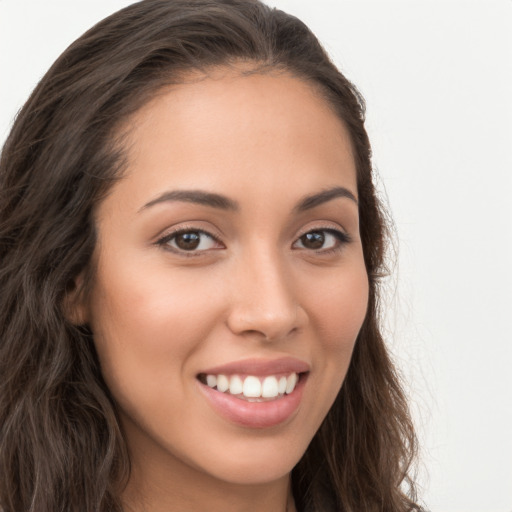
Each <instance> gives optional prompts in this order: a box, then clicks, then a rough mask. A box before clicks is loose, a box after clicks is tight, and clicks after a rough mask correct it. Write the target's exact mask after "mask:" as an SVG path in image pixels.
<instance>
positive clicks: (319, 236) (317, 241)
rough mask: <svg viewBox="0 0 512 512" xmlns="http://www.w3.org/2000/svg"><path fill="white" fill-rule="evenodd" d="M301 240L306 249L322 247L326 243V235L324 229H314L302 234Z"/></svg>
mask: <svg viewBox="0 0 512 512" xmlns="http://www.w3.org/2000/svg"><path fill="white" fill-rule="evenodd" d="M299 240H300V241H301V243H302V247H304V248H305V249H321V248H322V247H323V245H324V243H325V235H324V233H323V232H322V231H312V232H311V233H306V234H305V235H302V236H301V237H300V239H299Z"/></svg>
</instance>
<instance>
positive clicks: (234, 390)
mask: <svg viewBox="0 0 512 512" xmlns="http://www.w3.org/2000/svg"><path fill="white" fill-rule="evenodd" d="M243 386H244V383H243V382H242V379H241V378H240V377H238V376H236V375H235V376H234V377H231V381H230V383H229V392H230V393H231V394H232V395H240V394H241V393H242V391H243Z"/></svg>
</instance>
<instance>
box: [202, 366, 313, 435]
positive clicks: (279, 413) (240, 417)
mask: <svg viewBox="0 0 512 512" xmlns="http://www.w3.org/2000/svg"><path fill="white" fill-rule="evenodd" d="M306 379H307V374H301V376H300V379H299V382H297V385H296V386H295V389H294V390H293V391H292V392H291V393H290V394H289V395H284V396H283V397H281V398H277V399H275V400H270V401H268V402H248V401H247V400H242V399H240V398H236V397H235V396H233V395H230V394H229V393H221V392H220V391H217V390H215V389H213V388H210V387H209V386H207V385H206V384H203V383H202V382H199V381H198V384H199V386H200V388H201V391H202V392H203V393H204V394H205V396H206V398H207V400H208V402H209V403H210V404H211V406H212V407H213V409H214V410H215V411H216V412H217V413H219V414H220V415H221V416H222V417H224V418H225V419H227V420H228V421H230V422H232V423H236V424H238V425H241V426H243V427H249V428H269V427H274V426H276V425H279V424H280V423H283V422H285V421H286V420H288V419H289V418H291V417H292V416H293V415H294V413H295V412H296V411H297V409H298V407H299V405H300V401H301V399H302V392H303V390H304V386H305V384H306Z"/></svg>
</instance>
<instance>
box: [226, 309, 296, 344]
mask: <svg viewBox="0 0 512 512" xmlns="http://www.w3.org/2000/svg"><path fill="white" fill-rule="evenodd" d="M270 307H272V306H270ZM298 309H299V308H298V307H294V308H290V307H287V308H279V309H272V310H270V308H269V309H267V305H266V304H255V303H253V304H251V305H249V306H248V307H244V308H243V309H242V308H238V309H237V311H236V312H234V313H232V314H231V315H230V316H229V319H228V326H229V328H230V329H231V331H233V332H234V333H235V334H239V335H240V334H247V335H249V334H254V335H259V336H260V337H261V338H263V339H265V340H266V341H275V340H279V339H284V338H286V337H288V336H289V335H291V334H292V333H293V332H295V331H296V330H298V328H299V323H300V322H299V316H300V315H299V311H298Z"/></svg>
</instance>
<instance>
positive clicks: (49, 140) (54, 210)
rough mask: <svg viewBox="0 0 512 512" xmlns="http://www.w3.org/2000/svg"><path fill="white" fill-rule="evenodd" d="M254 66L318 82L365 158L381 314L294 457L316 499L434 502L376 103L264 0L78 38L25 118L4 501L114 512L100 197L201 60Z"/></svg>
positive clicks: (305, 488) (6, 213)
mask: <svg viewBox="0 0 512 512" xmlns="http://www.w3.org/2000/svg"><path fill="white" fill-rule="evenodd" d="M239 61H245V62H249V63H253V64H254V68H256V69H258V70H259V71H260V72H265V70H266V69H273V70H275V69H278V70H283V71H286V72H289V73H291V74H293V75H294V76H296V77H298V78H300V79H302V80H305V81H307V82H309V83H311V84H312V85H313V86H315V88H316V89H317V90H318V91H319V92H320V93H321V94H322V95H323V96H324V97H325V99H326V100H327V101H328V102H329V104H330V105H331V107H332V108H333V110H334V111H335V112H336V114H337V115H338V116H339V117H340V118H341V119H342V121H343V122H344V123H345V125H346V126H347V128H348V130H349V133H350V136H351V140H352V144H353V148H354V154H355V159H356V166H357V184H358V195H359V201H360V207H359V208H360V209H359V214H360V226H361V227H360V229H361V237H362V243H363V251H364V258H365V263H366V268H367V272H368V277H369V283H370V300H369V305H368V311H367V314H366V318H365V320H364V324H363V326H362V329H361V332H360V334H359V337H358V340H357V343H356V346H355V350H354V354H353V358H352V361H351V364H350V368H349V371H348V374H347V376H346V379H345V382H344V384H343V387H342V389H341V392H340V393H339V396H338V397H337V399H336V401H335V403H334V405H333V407H332V409H331V410H330V412H329V413H328V415H327V417H326V418H325V421H324V422H323V424H322V426H321V428H320V430H319V432H318V433H317V434H316V435H315V437H314V439H313V441H312V442H311V444H310V446H309V448H308V449H307V451H306V453H305V454H304V456H303V458H302V459H301V461H300V462H299V463H298V465H297V466H296V467H295V468H294V469H293V473H292V484H293V491H294V496H295V500H296V503H297V507H298V509H299V510H301V511H316V512H327V511H329V510H332V511H334V510H336V511H344V512H377V511H382V512H405V511H411V510H419V507H418V505H416V498H415V487H414V482H413V480H412V479H411V478H410V477H409V474H410V468H411V463H412V462H413V460H414V455H415V449H416V439H415V435H414V430H413V426H412V423H411V420H410V416H409V413H408V409H407V403H406V400H405V398H404V393H403V391H402V388H401V386H400V382H399V379H398V377H397V374H396V372H395V369H394V367H393V364H392V362H391V361H390V358H389V357H388V353H387V350H386V347H385V344H384V342H383V339H382V337H381V334H380V332H379V325H378V322H379V313H378V291H379V279H380V278H381V277H382V275H383V273H384V271H385V264H384V263H385V261H384V255H385V244H386V240H387V234H386V223H385V218H384V215H383V210H382V208H381V206H380V204H379V201H378V198H377V197H376V193H375V190H374V185H373V176H372V167H371V161H370V145H369V141H368V137H367V134H366V131H365V127H364V102H363V99H362V98H361V96H360V95H359V93H358V92H357V90H356V89H355V87H354V86H353V85H352V84H351V83H350V82H349V81H348V80H347V79H346V78H345V77H344V76H343V75H342V74H341V73H340V72H339V71H338V70H337V69H336V67H335V66H334V65H333V64H332V62H331V61H330V60H329V58H328V56H327V54H326V53H325V51H324V50H323V49H322V47H321V46H320V44H319V42H318V40H317V39H316V37H315V36H314V35H313V34H312V33H311V31H310V30H309V29H308V28H307V27H306V26H305V25H304V24H303V23H302V22H301V21H299V20H298V19H296V18H294V17H293V16H290V15H288V14H286V13H284V12H282V11H279V10H275V9H271V8H269V7H267V6H265V5H263V4H262V3H260V2H259V1H257V0H143V1H141V2H138V3H136V4H133V5H131V6H129V7H127V8H125V9H123V10H121V11H119V12H118V13H116V14H114V15H112V16H110V17H109V18H107V19H105V20H104V21H102V22H100V23H99V24H98V25H96V26H95V27H93V28H92V29H91V30H89V31H88V32H87V33H85V34H84V35H83V36H82V37H81V38H80V39H78V40H77V41H76V42H75V43H73V44H72V45H71V46H70V47H69V48H68V49H67V50H66V51H65V52H64V54H63V55H62V56H61V57H60V58H59V59H58V60H57V61H56V63H55V64H54V65H53V66H52V68H51V69H50V70H49V71H48V73H47V74H46V75H45V76H44V78H43V79H42V80H41V82H40V83H39V85H38V86H37V87H36V89H35V90H34V92H33V93H32V95H31V97H30V99H29V100H28V101H27V103H26V104H25V106H24V108H23V109H22V110H21V112H20V113H19V115H18V117H17V119H16V122H15V124H14V126H13V128H12V131H11V133H10V135H9V137H8V139H7V141H6V143H5V146H4V148H3V150H2V155H1V160H0V368H1V376H0V429H1V430H0V508H1V509H3V510H4V512H22V511H23V512H27V511H28V512H36V511H37V512H58V511H62V512H64V511H65V512H75V511H76V512H78V511H83V512H92V511H98V512H107V511H108V512H110V511H120V510H122V508H121V505H120V500H119V496H120V493H121V491H122V488H123V485H124V484H125V483H126V480H127V478H128V476H129V471H130V463H129V458H128V455H127V451H126V447H125V444H124V441H123V437H122V434H121V432H120V429H119V426H118V422H117V419H116V412H115V404H114V402H113V400H112V399H111V397H110V395H109V391H108V389H107V387H106V386H105V384H104V382H103V379H102V377H101V373H100V370H99V364H98V360H97V356H96V353H95V349H94V344H93V341H92V335H91V333H90V331H89V330H88V328H87V326H83V327H76V326H74V325H73V324H72V323H71V322H70V321H69V320H68V319H67V318H66V314H65V311H64V309H65V308H64V300H65V298H66V296H67V294H69V292H70V291H71V290H72V288H73V286H74V284H73V283H74V282H75V278H76V276H77V275H78V274H80V273H83V272H86V275H88V276H89V279H88V280H87V279H86V282H85V285H84V289H83V290H81V292H82V293H87V282H88V281H90V280H91V279H94V269H93V268H92V265H91V255H92V254H93V251H94V247H95V242H96V232H95V225H94V215H93V214H94V209H95V206H96V205H97V204H98V203H99V202H100V201H101V199H102V197H104V196H105V194H107V193H108V191H109V188H110V187H111V186H112V184H113V183H115V181H116V179H118V178H119V177H120V176H121V175H122V172H123V163H124V160H123V150H122V141H119V140H116V134H117V133H119V126H120V124H121V123H122V122H126V121H127V119H128V122H129V116H130V115H131V114H132V113H134V112H135V111H136V110H137V109H138V108H140V107H141V106H142V105H143V104H144V103H145V102H146V101H148V100H149V99H150V98H151V97H152V96H154V94H155V93H156V92H158V90H159V89H161V88H162V87H163V86H165V85H168V84H171V83H177V82H180V80H182V79H183V76H185V75H186V73H187V72H188V71H191V70H208V69H209V68H211V67H212V66H219V65H230V64H231V63H233V62H239Z"/></svg>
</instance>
